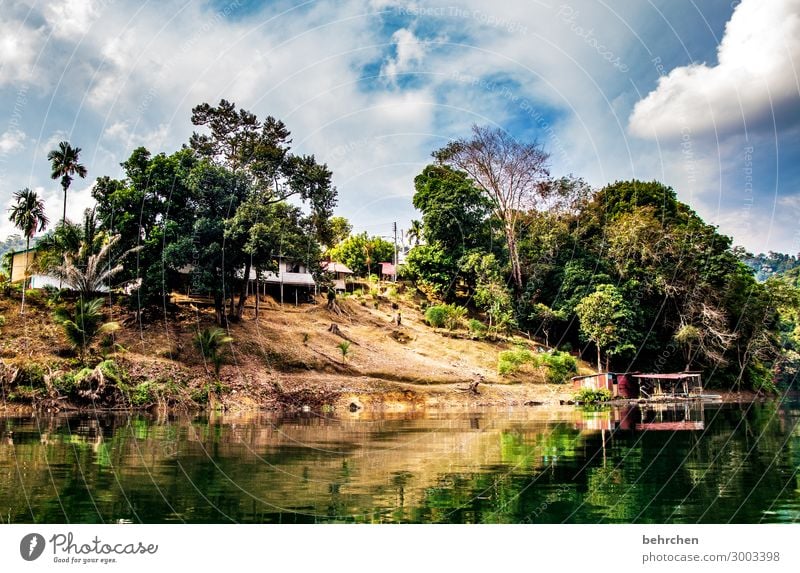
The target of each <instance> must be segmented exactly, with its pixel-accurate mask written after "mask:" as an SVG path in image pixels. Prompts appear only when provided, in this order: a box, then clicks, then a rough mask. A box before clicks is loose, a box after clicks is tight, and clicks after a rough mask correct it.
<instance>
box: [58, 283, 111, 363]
mask: <svg viewBox="0 0 800 573" xmlns="http://www.w3.org/2000/svg"><path fill="white" fill-rule="evenodd" d="M102 307H103V299H102V298H96V299H92V300H84V299H82V298H81V299H78V301H77V302H76V303H75V306H74V308H73V309H72V310H69V309H68V308H66V307H60V308H57V309H56V311H55V312H54V318H55V321H56V322H57V323H59V324H60V325H61V326H62V328H63V329H64V334H66V336H67V340H69V342H70V344H72V346H73V347H74V348H75V349H76V350H78V351H79V353H80V359H81V361H83V359H84V356H85V354H86V351H87V349H88V348H89V347H90V346H91V345H92V343H93V342H94V341H95V339H96V338H97V336H98V335H100V334H104V333H111V332H114V331H115V330H117V329H118V328H119V324H117V323H116V322H113V321H111V322H104V318H103V313H102Z"/></svg>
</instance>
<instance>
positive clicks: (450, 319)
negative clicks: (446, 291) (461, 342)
mask: <svg viewBox="0 0 800 573" xmlns="http://www.w3.org/2000/svg"><path fill="white" fill-rule="evenodd" d="M445 306H446V307H447V318H445V320H444V324H445V326H447V329H448V330H455V329H456V328H459V327H460V326H461V325H462V323H463V322H464V317H465V316H467V309H466V308H464V307H463V306H456V305H454V304H448V305H445Z"/></svg>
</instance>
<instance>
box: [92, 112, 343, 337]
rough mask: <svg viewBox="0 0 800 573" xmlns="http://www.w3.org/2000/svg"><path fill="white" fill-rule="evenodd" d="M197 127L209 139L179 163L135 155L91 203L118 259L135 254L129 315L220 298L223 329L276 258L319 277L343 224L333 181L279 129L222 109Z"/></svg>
mask: <svg viewBox="0 0 800 573" xmlns="http://www.w3.org/2000/svg"><path fill="white" fill-rule="evenodd" d="M192 122H193V123H194V125H196V126H201V127H204V128H207V132H206V133H195V134H193V135H192V138H191V140H190V142H189V145H188V146H185V147H184V148H183V149H181V150H180V151H177V152H175V153H173V154H172V155H166V154H163V153H161V154H158V155H152V154H151V153H150V151H148V150H147V149H145V148H142V147H140V148H138V149H136V150H134V151H133V153H132V154H131V156H130V158H129V159H128V160H127V161H125V162H124V163H123V164H122V167H123V168H124V170H125V179H123V180H114V179H110V178H108V177H102V178H99V179H98V180H97V183H96V185H95V187H94V189H93V196H94V198H95V200H96V201H97V213H98V217H99V219H100V221H101V222H102V227H103V228H104V229H106V230H108V232H110V233H112V234H117V235H119V236H120V237H121V240H120V242H119V244H118V245H117V246H116V248H115V255H114V256H112V259H113V260H114V261H115V262H116V261H117V260H118V259H119V258H120V257H122V256H123V255H124V254H125V253H131V252H135V259H134V260H131V261H129V262H128V263H127V264H126V265H125V268H124V271H123V272H122V273H121V274H120V276H119V277H118V279H119V282H120V283H125V284H128V285H130V290H131V293H132V294H131V297H130V303H131V306H133V307H134V308H137V309H142V308H147V307H149V306H153V305H159V306H163V305H165V304H166V300H167V296H168V295H169V293H170V292H172V291H173V290H176V289H182V290H187V289H188V290H189V291H190V292H192V293H193V294H197V295H206V296H209V297H211V298H213V300H214V304H215V308H216V312H217V319H218V321H219V322H220V323H224V321H225V313H224V309H223V304H224V302H225V300H226V299H227V300H230V311H229V316H231V317H234V318H241V316H242V311H243V308H244V305H245V302H246V300H247V297H248V289H247V288H246V280H244V279H245V277H249V276H251V270H254V271H255V273H256V275H257V276H261V275H263V273H265V272H267V271H274V270H275V264H276V261H277V259H278V258H279V257H285V258H289V259H293V260H295V261H298V262H302V263H304V264H305V265H306V266H307V267H309V268H312V269H313V268H314V267H315V265H316V264H317V261H318V260H319V253H320V250H321V248H320V244H330V243H331V242H333V240H334V237H335V235H336V234H337V233H338V234H341V233H342V232H343V229H345V228H346V225H344V224H343V223H346V222H342V221H337V222H336V224H335V225H332V224H331V215H332V213H333V207H334V205H335V203H336V189H335V188H334V187H333V186H332V183H331V177H332V174H331V172H330V171H329V170H328V169H327V167H326V166H325V165H320V164H318V163H317V162H316V160H315V159H314V157H313V156H306V155H302V156H301V155H295V154H293V153H292V152H291V149H290V145H289V144H290V133H289V131H288V129H287V128H286V126H285V125H284V124H283V123H282V122H280V121H279V120H276V119H275V118H273V117H267V118H266V119H265V120H264V121H259V120H258V119H257V118H256V117H255V116H254V115H253V114H251V113H249V112H247V111H245V110H241V109H240V110H238V111H237V110H236V109H235V106H234V105H233V104H232V103H230V102H227V101H225V100H222V101H220V103H219V105H218V106H216V107H212V106H210V105H208V104H201V105H199V106H197V107H195V108H194V109H193V113H192ZM290 199H291V200H292V201H293V202H292V203H290V202H289V200H290ZM298 203H301V204H303V205H304V206H305V207H306V208H307V210H306V211H305V212H304V211H303V210H302V209H301V208H300V207H299V206H298V205H297V204H298ZM237 295H238V302H235V301H236V298H237Z"/></svg>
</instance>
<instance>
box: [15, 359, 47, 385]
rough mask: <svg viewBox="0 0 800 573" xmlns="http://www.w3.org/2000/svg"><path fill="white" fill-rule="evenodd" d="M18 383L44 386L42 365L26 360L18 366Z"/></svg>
mask: <svg viewBox="0 0 800 573" xmlns="http://www.w3.org/2000/svg"><path fill="white" fill-rule="evenodd" d="M17 376H18V378H17V380H18V384H24V385H26V386H30V387H32V388H44V387H45V383H44V376H45V372H44V367H43V366H42V365H41V364H37V363H36V362H26V363H25V364H23V365H22V366H20V367H19V374H17Z"/></svg>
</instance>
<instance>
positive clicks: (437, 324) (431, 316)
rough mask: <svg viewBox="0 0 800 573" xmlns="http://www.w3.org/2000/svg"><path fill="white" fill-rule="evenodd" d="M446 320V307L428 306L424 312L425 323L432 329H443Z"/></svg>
mask: <svg viewBox="0 0 800 573" xmlns="http://www.w3.org/2000/svg"><path fill="white" fill-rule="evenodd" d="M446 320H447V307H445V306H444V305H436V306H429V307H428V309H427V310H426V311H425V321H426V322H427V323H428V324H430V325H431V326H432V327H434V328H444V323H445V321H446Z"/></svg>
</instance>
